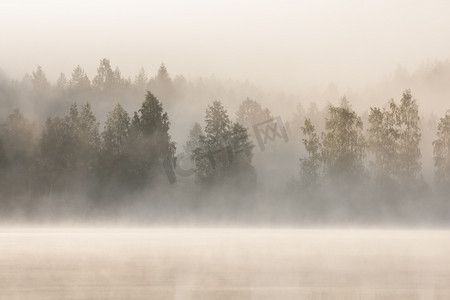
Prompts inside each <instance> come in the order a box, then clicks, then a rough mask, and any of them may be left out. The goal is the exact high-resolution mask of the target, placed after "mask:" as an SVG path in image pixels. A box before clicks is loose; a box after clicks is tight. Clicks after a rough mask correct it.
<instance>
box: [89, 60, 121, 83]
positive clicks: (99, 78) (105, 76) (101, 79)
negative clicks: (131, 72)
mask: <svg viewBox="0 0 450 300" xmlns="http://www.w3.org/2000/svg"><path fill="white" fill-rule="evenodd" d="M92 83H93V85H94V86H95V87H96V88H98V89H100V90H109V89H111V88H112V87H114V85H115V83H116V76H115V74H114V71H113V70H112V68H111V63H110V62H109V59H106V58H103V59H102V60H100V65H99V66H98V68H97V75H96V76H95V77H94V80H93V82H92Z"/></svg>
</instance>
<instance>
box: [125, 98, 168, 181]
mask: <svg viewBox="0 0 450 300" xmlns="http://www.w3.org/2000/svg"><path fill="white" fill-rule="evenodd" d="M169 129H170V122H169V117H168V115H167V113H166V112H164V111H163V107H162V104H161V102H159V100H158V98H156V97H155V96H154V95H153V94H152V93H151V92H147V95H146V96H145V101H144V102H143V103H142V106H141V108H140V109H139V111H138V112H137V113H135V114H134V117H133V120H132V123H131V127H130V143H129V145H128V147H129V148H128V151H129V153H130V155H131V156H132V159H133V161H134V162H135V164H134V166H135V167H134V168H135V169H136V170H135V173H136V174H137V176H138V177H137V180H138V181H139V182H141V183H145V182H146V181H147V179H148V178H150V177H153V176H157V175H160V174H162V173H161V172H162V171H163V170H162V169H161V166H162V164H163V162H164V161H165V160H169V161H173V159H174V156H175V149H176V148H175V143H174V142H173V141H172V140H171V136H170V134H169Z"/></svg>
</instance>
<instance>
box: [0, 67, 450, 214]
mask: <svg viewBox="0 0 450 300" xmlns="http://www.w3.org/2000/svg"><path fill="white" fill-rule="evenodd" d="M32 82H33V89H32V90H33V91H34V93H35V95H34V97H33V99H32V101H33V103H35V104H36V105H39V103H36V101H37V99H41V100H42V101H43V103H45V100H46V99H47V98H48V97H51V95H54V94H55V93H70V94H71V95H72V96H73V95H77V96H76V97H75V98H67V99H71V100H73V101H72V102H71V103H70V104H69V103H65V104H64V105H65V112H64V113H63V114H58V113H55V114H51V117H50V118H48V119H47V120H46V121H45V122H44V123H42V124H40V123H39V122H37V123H36V122H33V121H31V120H29V119H28V118H27V117H25V114H24V113H23V112H21V111H20V110H19V109H11V110H10V113H9V114H7V116H6V118H5V121H4V122H3V123H1V125H0V199H1V201H0V205H1V211H2V213H3V214H8V213H9V212H10V211H11V210H14V209H16V210H17V209H24V210H26V211H28V213H27V214H28V215H32V214H33V211H34V210H36V209H38V207H39V206H40V205H42V202H40V201H39V200H38V199H46V201H47V200H48V201H49V202H46V203H50V204H49V205H51V206H52V205H54V206H58V205H62V206H67V205H69V206H70V205H73V206H76V207H78V208H81V209H80V210H79V211H84V210H89V209H99V208H100V209H101V208H106V207H118V206H120V205H124V204H125V205H126V204H129V203H130V202H132V201H133V198H134V195H137V194H140V195H142V194H144V195H151V196H152V197H153V198H152V197H150V198H151V199H150V198H145V197H144V199H143V201H144V202H145V201H156V200H155V198H160V199H162V198H164V200H163V201H172V200H173V198H183V199H184V200H185V202H187V203H189V202H190V201H193V202H192V203H194V202H195V203H194V204H193V206H192V207H190V206H189V205H187V206H186V209H192V208H193V207H197V208H198V207H199V206H200V207H201V206H204V205H208V203H215V202H214V199H215V198H217V197H220V198H223V196H224V195H226V196H227V197H228V198H227V197H225V198H227V199H225V200H224V202H221V203H220V204H221V205H222V206H220V207H219V206H218V207H216V209H217V210H220V209H227V210H229V212H230V214H233V213H237V212H240V213H242V210H243V209H248V210H252V209H253V210H255V211H258V209H256V206H257V205H264V206H265V211H267V210H272V213H276V212H277V211H278V213H279V214H280V218H281V217H282V216H283V217H284V216H285V214H288V213H289V214H292V215H293V216H294V217H293V218H294V219H295V218H305V219H309V220H311V219H314V220H317V219H320V218H331V219H332V218H333V217H335V214H336V213H337V214H340V216H339V218H341V219H345V218H351V217H352V216H353V217H354V216H355V215H356V216H358V217H357V219H368V218H369V219H370V218H375V219H376V218H380V217H382V216H386V215H389V216H391V217H398V216H401V215H403V216H405V215H408V216H411V215H412V214H415V216H416V217H420V215H421V214H425V213H426V214H430V215H433V214H434V215H436V214H441V215H443V216H446V213H448V212H449V211H450V210H449V209H448V202H447V200H446V197H447V196H448V192H450V188H449V187H450V112H447V113H446V114H445V115H444V116H442V118H441V119H440V120H439V121H438V124H437V128H436V137H435V138H434V140H433V142H432V145H431V146H432V148H433V159H434V167H435V182H434V183H430V182H428V183H427V182H426V181H425V180H424V178H423V175H422V151H421V147H420V143H421V139H422V129H421V119H420V115H419V107H418V103H417V100H415V99H414V98H413V96H412V94H411V92H410V91H409V90H406V91H405V92H404V93H403V95H402V98H401V99H400V100H399V101H398V102H396V101H394V100H390V101H388V102H387V103H386V104H385V105H384V106H383V107H371V108H370V110H369V111H368V112H367V113H366V114H363V115H358V113H357V112H356V111H355V110H354V109H353V108H352V105H351V104H350V103H349V101H348V100H347V99H346V98H345V97H344V98H342V100H341V103H340V104H339V105H332V104H329V105H328V106H327V107H326V108H325V109H324V110H322V111H320V110H319V109H318V108H317V106H316V105H315V104H312V105H311V106H310V107H309V109H308V110H304V109H303V108H302V107H301V106H299V109H298V111H297V112H296V113H295V114H294V117H293V119H292V120H289V121H287V122H285V124H284V125H285V127H286V128H284V130H285V131H286V132H285V133H286V134H287V135H288V136H289V139H290V142H291V143H292V142H294V141H296V140H299V141H301V142H302V144H303V149H296V148H295V147H291V148H294V149H295V151H296V152H295V154H294V156H295V157H294V158H292V157H291V156H290V155H289V153H288V152H286V151H285V150H283V149H281V148H276V147H275V148H273V149H266V152H265V153H266V154H267V156H266V157H262V155H261V149H259V151H258V146H260V144H259V143H261V140H258V137H257V136H256V135H255V125H258V124H262V123H264V122H266V121H270V120H271V122H272V123H271V124H273V121H274V120H275V119H276V118H275V116H274V115H273V114H272V113H271V112H270V110H269V109H268V108H264V107H263V106H262V105H261V104H260V103H258V102H257V101H255V100H252V99H248V98H247V99H245V100H244V101H242V102H241V104H240V105H239V107H238V109H237V112H236V118H235V120H233V119H234V118H233V117H232V116H230V115H229V113H228V111H227V109H226V108H225V107H224V105H223V104H222V102H220V101H217V100H215V101H211V102H210V104H209V105H206V111H205V114H204V119H203V120H201V119H196V121H198V122H197V123H195V124H194V125H193V126H192V128H191V129H190V130H189V128H184V129H183V130H184V131H185V133H186V134H185V135H186V138H185V140H186V143H184V145H178V147H176V146H177V145H176V144H175V142H174V140H173V138H172V137H171V132H172V131H173V126H172V125H171V122H170V120H169V114H168V112H167V110H166V103H167V102H170V100H169V101H168V100H167V99H174V98H176V96H175V94H177V93H179V94H182V90H180V89H178V88H177V87H176V86H177V85H174V82H175V80H172V79H171V78H170V77H169V76H168V73H167V70H166V68H165V67H164V65H162V66H161V68H160V70H159V72H158V74H157V76H156V77H155V78H153V79H151V80H149V79H148V78H147V77H146V75H145V73H144V72H143V71H142V72H141V73H140V74H139V75H138V76H137V77H136V80H135V82H134V83H132V82H131V81H130V80H129V79H128V80H125V79H123V78H122V76H121V74H120V71H119V70H118V69H116V70H114V71H113V69H112V68H111V66H110V63H109V61H108V60H101V62H100V66H99V68H98V74H97V75H96V76H95V78H94V79H93V81H92V82H91V81H90V80H89V78H87V75H86V74H85V72H84V71H83V70H82V69H81V68H80V67H79V66H78V67H76V68H75V70H74V72H73V74H72V78H71V79H70V80H66V79H65V77H64V76H63V75H61V76H60V78H59V79H58V81H57V83H56V84H55V85H53V86H52V85H50V84H49V83H48V81H47V80H46V78H45V74H44V73H43V71H42V69H40V68H38V69H37V70H36V72H33V75H32ZM164 82H165V83H164ZM121 86H128V87H129V88H130V90H132V89H136V88H137V87H140V88H139V89H138V90H139V91H140V92H141V93H142V94H141V95H143V94H144V93H143V90H150V91H151V92H150V91H147V92H146V94H145V99H144V100H143V102H142V96H139V98H140V99H141V100H140V101H141V104H140V106H139V109H137V110H136V111H135V112H134V113H132V114H129V113H128V111H127V110H126V109H125V108H124V107H123V106H122V105H121V104H119V103H118V102H119V101H115V102H116V103H117V104H116V105H115V107H114V108H113V109H112V110H111V111H109V112H108V113H107V114H106V117H105V122H102V123H103V124H102V125H101V124H100V122H99V121H98V118H97V116H96V114H95V113H94V112H93V109H92V107H91V104H92V103H91V102H89V101H83V100H82V99H84V98H88V99H91V98H89V95H92V94H98V95H101V97H109V96H111V97H112V95H114V94H115V92H117V91H124V90H126V89H122V88H120V87H121ZM178 87H179V86H178ZM152 89H155V90H156V91H158V93H159V94H160V95H163V96H158V97H157V96H155V94H154V93H153V90H152ZM6 90H7V89H3V90H2V91H3V96H2V97H3V98H2V99H6V98H7V97H5V91H6ZM58 91H59V92H58ZM136 93H137V94H139V93H138V92H136ZM6 94H7V93H6ZM10 96H11V97H12V98H11V99H14V97H13V96H12V95H10ZM136 97H138V96H136ZM112 98H114V97H112ZM77 99H78V100H77ZM135 101H136V100H135ZM8 103H12V102H8ZM163 104H164V107H163ZM42 105H43V106H45V105H44V104H42ZM61 105H63V104H61ZM80 105H81V106H80ZM168 106H170V104H169V105H168ZM188 107H189V104H187V103H186V104H184V105H183V106H179V107H178V109H186V108H188ZM203 109H205V107H204V108H203ZM2 111H3V112H5V111H6V110H5V109H4V107H2ZM203 111H204V110H203ZM280 120H281V119H280ZM192 123H194V122H192ZM200 124H202V125H203V128H202V125H200ZM277 125H280V124H277ZM274 128H276V127H274ZM278 129H280V128H278ZM266 133H267V132H266ZM273 133H274V134H276V132H273ZM274 137H275V135H274ZM259 138H261V137H259ZM265 138H267V137H265ZM264 142H267V139H266V140H265V141H264ZM276 143H277V142H276V141H275V144H276ZM279 143H283V142H282V140H280V142H279ZM268 146H269V145H268ZM269 148H270V147H269ZM270 151H272V154H270ZM277 151H278V152H277ZM255 154H259V155H256V157H255ZM268 157H269V158H271V159H273V158H274V157H276V159H278V161H282V160H284V161H288V163H289V164H291V165H298V167H297V168H296V170H297V173H298V176H295V178H293V179H292V180H290V181H289V182H285V183H284V184H282V186H279V189H278V190H277V191H276V192H275V193H274V192H273V191H271V193H268V191H267V190H266V189H265V186H266V184H267V183H268V182H265V181H263V180H262V179H261V178H262V177H261V176H258V175H260V174H261V173H260V172H259V170H260V169H261V168H262V167H264V166H265V165H266V164H268V163H273V162H269V161H268V159H267V158H268ZM189 161H190V163H191V167H188V168H186V167H183V163H186V162H189ZM276 163H277V162H276V161H275V164H276ZM281 171H283V170H281ZM275 176H276V175H274V176H273V177H275ZM266 178H267V177H266ZM434 187H436V188H434ZM173 191H177V192H178V194H174V193H173ZM67 195H69V196H70V197H66V196H67ZM174 195H176V196H174ZM237 195H239V196H240V197H236V196H237ZM65 197H66V199H69V200H68V201H69V203H68V202H64V203H59V204H58V201H60V200H59V199H63V198H65ZM233 197H234V198H233ZM231 198H233V199H234V200H230V199H231ZM277 198H282V200H277ZM171 199H172V200H171ZM236 199H238V200H236ZM141 200H142V199H141ZM158 201H161V200H158ZM177 201H179V200H177ZM227 201H228V202H227ZM233 201H234V202H233ZM236 201H238V202H236ZM177 203H178V204H179V202H177ZM246 203H247V204H246ZM249 203H252V204H251V205H250V204H249ZM255 203H256V204H255ZM216 204H217V203H216ZM182 205H185V204H182ZM255 205H256V206H255ZM155 209H163V208H162V207H159V208H155ZM164 209H166V207H165V208H164ZM259 210H261V208H259ZM69 211H70V209H69ZM430 211H431V212H430ZM266 214H267V212H266ZM269 215H270V214H269Z"/></svg>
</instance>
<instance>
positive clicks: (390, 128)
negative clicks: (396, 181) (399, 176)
mask: <svg viewBox="0 0 450 300" xmlns="http://www.w3.org/2000/svg"><path fill="white" fill-rule="evenodd" d="M390 108H391V110H390V111H387V110H381V109H379V108H370V114H369V124H370V128H369V130H368V133H369V142H368V146H369V151H370V152H371V153H373V155H374V165H373V169H374V172H375V177H376V178H377V180H382V181H386V180H389V179H393V178H395V174H396V172H397V168H396V165H397V149H398V139H399V137H400V134H399V131H398V128H397V126H395V124H396V123H395V120H396V118H395V112H396V111H397V108H396V105H395V103H394V102H390Z"/></svg>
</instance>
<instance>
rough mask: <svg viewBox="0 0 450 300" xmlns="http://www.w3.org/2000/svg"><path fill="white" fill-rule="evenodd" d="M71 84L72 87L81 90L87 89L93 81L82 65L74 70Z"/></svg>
mask: <svg viewBox="0 0 450 300" xmlns="http://www.w3.org/2000/svg"><path fill="white" fill-rule="evenodd" d="M69 85H70V87H71V88H72V89H75V90H79V91H85V90H87V89H89V88H90V87H91V81H90V80H89V78H88V76H87V74H86V72H85V71H84V70H83V69H82V68H81V67H80V65H78V66H77V67H76V68H75V69H74V70H73V72H72V78H71V79H70V82H69Z"/></svg>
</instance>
